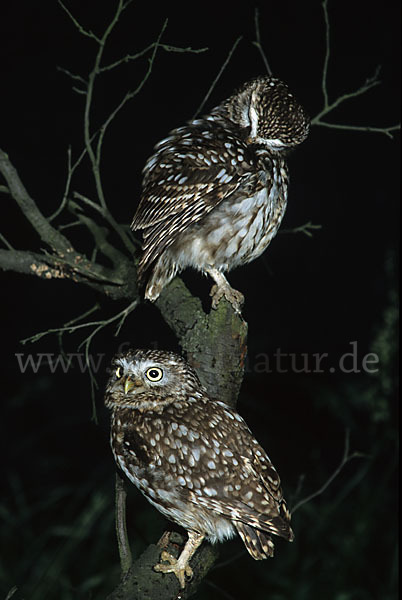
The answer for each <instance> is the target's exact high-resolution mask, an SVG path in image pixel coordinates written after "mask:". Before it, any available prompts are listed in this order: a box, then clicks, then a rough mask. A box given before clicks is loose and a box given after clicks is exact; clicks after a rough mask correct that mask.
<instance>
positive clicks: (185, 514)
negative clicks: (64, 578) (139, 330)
mask: <svg viewBox="0 0 402 600" xmlns="http://www.w3.org/2000/svg"><path fill="white" fill-rule="evenodd" d="M105 403H106V406H107V407H108V408H110V409H111V411H112V420H111V421H112V422H111V446H112V450H113V454H114V457H115V460H116V463H117V465H118V466H119V467H120V469H121V470H122V471H123V472H124V473H125V474H126V476H127V477H128V479H130V481H132V482H133V483H134V484H135V485H136V486H137V487H138V489H139V490H140V491H141V492H142V493H143V494H144V496H145V497H146V498H147V499H148V500H149V502H150V503H151V504H153V505H154V506H155V507H156V508H157V509H158V510H159V511H160V512H161V513H162V514H163V515H164V516H165V517H167V518H168V519H170V520H171V521H174V522H176V523H178V524H179V525H180V526H182V527H183V528H184V529H186V530H187V532H188V541H187V542H186V544H185V546H184V549H183V551H182V552H181V554H180V556H179V558H178V559H175V558H173V557H172V556H171V555H170V554H168V553H167V552H162V555H161V560H162V562H160V563H159V564H157V565H156V566H155V567H154V569H155V570H156V571H160V572H162V573H174V574H175V575H176V577H177V578H178V580H179V582H180V585H181V587H184V585H185V576H186V575H187V576H188V577H191V575H192V570H191V567H190V566H189V561H190V559H191V557H192V556H193V554H194V552H195V551H196V549H197V548H198V547H199V546H200V544H201V542H202V541H203V539H204V538H206V539H207V540H209V541H210V542H212V543H214V542H217V541H220V542H221V541H223V540H226V539H229V538H231V537H233V536H234V535H235V534H236V532H237V533H238V534H239V535H240V537H241V539H242V540H243V542H244V544H245V546H246V548H247V550H248V552H249V553H250V554H251V556H252V557H253V558H255V559H256V560H260V559H263V558H267V557H268V556H273V552H274V544H273V542H272V538H271V536H272V534H274V535H279V536H281V537H283V538H285V539H286V540H289V541H292V540H293V537H294V536H293V532H292V529H291V528H290V524H289V522H290V514H289V511H288V509H287V508H286V504H285V501H284V499H283V496H282V490H281V485H280V479H279V476H278V473H277V472H276V470H275V468H274V466H273V465H272V463H271V461H270V459H269V458H268V456H267V454H266V452H265V450H263V448H262V447H261V446H260V445H259V443H258V442H257V440H255V439H254V437H253V435H252V433H251V431H250V430H249V428H248V427H247V425H246V423H245V422H244V420H243V419H242V418H241V416H240V415H238V414H237V412H236V411H235V410H233V409H232V408H230V407H229V406H227V405H226V404H224V403H223V402H219V401H214V400H211V399H210V398H209V397H208V394H207V392H206V390H205V388H204V387H203V386H202V385H201V383H200V380H199V379H198V376H197V375H196V373H195V371H194V370H193V369H192V368H191V367H190V366H189V365H188V364H187V363H186V362H185V361H184V360H183V359H182V358H180V356H178V355H177V354H174V353H173V352H162V351H156V350H130V351H128V352H126V353H124V354H118V355H117V356H116V357H115V358H114V359H113V362H112V372H111V376H110V380H109V382H108V384H107V388H106V395H105Z"/></svg>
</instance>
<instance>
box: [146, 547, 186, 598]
mask: <svg viewBox="0 0 402 600" xmlns="http://www.w3.org/2000/svg"><path fill="white" fill-rule="evenodd" d="M161 561H165V562H168V563H169V564H167V565H166V564H163V563H158V564H156V565H155V566H154V571H157V572H158V573H174V574H175V575H176V577H177V579H178V580H179V583H180V587H181V588H183V589H184V587H185V585H186V582H185V576H187V577H188V579H191V578H192V576H193V569H192V568H191V567H190V565H186V564H184V565H182V564H180V558H178V559H177V558H175V557H174V556H172V555H171V554H169V552H166V551H165V550H164V551H163V552H162V553H161Z"/></svg>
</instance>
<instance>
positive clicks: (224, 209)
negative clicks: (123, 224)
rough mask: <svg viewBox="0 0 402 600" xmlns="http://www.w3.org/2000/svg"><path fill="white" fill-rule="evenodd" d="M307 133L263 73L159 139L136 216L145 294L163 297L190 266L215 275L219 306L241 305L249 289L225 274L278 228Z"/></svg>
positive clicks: (277, 84) (282, 91) (300, 116)
mask: <svg viewBox="0 0 402 600" xmlns="http://www.w3.org/2000/svg"><path fill="white" fill-rule="evenodd" d="M308 130H309V119H308V117H307V115H306V113H305V112H304V110H303V108H302V107H301V106H300V105H299V104H298V103H297V101H296V100H295V98H294V96H293V95H292V94H291V93H290V92H289V89H288V87H287V86H286V85H285V84H284V83H282V82H281V81H280V80H279V79H275V78H272V77H259V78H257V79H254V80H252V81H250V82H248V83H246V84H244V85H243V87H242V88H241V89H240V90H238V91H237V92H236V93H235V94H233V95H232V96H231V97H230V98H229V99H228V100H226V101H224V102H222V103H221V104H220V105H219V106H217V107H216V108H215V109H213V110H212V111H211V113H210V114H208V115H206V116H204V117H202V118H199V119H195V120H193V121H190V122H189V123H188V124H187V125H185V126H184V127H180V128H178V129H175V130H174V131H172V132H171V134H170V135H169V137H167V138H166V139H164V140H162V141H161V142H160V143H159V144H157V145H156V147H155V153H154V155H153V156H151V158H150V159H149V160H148V161H147V163H146V165H145V168H144V180H143V192H142V197H141V201H140V204H139V206H138V209H137V212H136V213H135V215H134V219H133V222H132V228H133V229H134V230H137V229H138V230H142V232H143V239H144V244H143V255H142V257H141V260H140V262H139V268H138V276H139V279H140V281H141V280H143V279H146V278H147V277H148V283H147V285H146V290H145V297H146V298H148V299H149V300H151V301H154V300H156V299H157V298H158V296H159V294H160V293H161V291H162V289H163V288H164V287H165V286H166V285H167V283H169V281H170V280H171V279H172V278H173V277H174V276H175V275H176V273H177V272H180V271H182V270H183V269H185V268H186V267H189V266H190V267H193V268H194V269H198V270H200V271H202V272H204V273H207V274H209V275H210V276H211V277H212V278H213V279H214V281H215V283H216V286H215V288H214V289H213V293H212V295H213V306H214V307H216V306H217V303H218V302H219V300H220V298H221V297H222V296H225V297H226V298H227V299H228V300H229V301H230V302H231V303H232V304H233V306H234V308H235V309H236V310H238V311H240V308H241V303H242V295H241V294H240V293H239V292H236V291H235V290H233V289H232V288H231V287H230V285H229V283H228V282H227V280H226V278H225V276H224V273H225V272H227V271H230V270H231V269H233V268H235V267H237V266H240V265H243V264H245V263H248V262H250V261H252V260H254V259H255V258H257V257H258V256H260V254H261V253H262V252H263V251H264V250H265V248H266V247H267V246H268V244H269V243H270V241H271V240H272V238H273V237H274V236H275V235H276V232H277V231H278V228H279V226H280V223H281V221H282V218H283V215H284V212H285V209H286V203H287V188H288V171H287V165H286V161H285V157H286V154H287V152H288V150H289V149H291V148H293V147H295V146H297V145H298V144H300V143H301V142H302V141H303V140H304V139H305V138H306V137H307V134H308Z"/></svg>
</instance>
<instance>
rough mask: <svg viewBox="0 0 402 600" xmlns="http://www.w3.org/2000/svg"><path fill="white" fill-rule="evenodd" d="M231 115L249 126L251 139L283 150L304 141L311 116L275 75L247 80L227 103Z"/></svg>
mask: <svg viewBox="0 0 402 600" xmlns="http://www.w3.org/2000/svg"><path fill="white" fill-rule="evenodd" d="M226 110H227V111H228V113H229V118H230V119H231V120H232V121H234V122H235V123H237V124H238V125H240V126H241V127H245V128H248V129H249V137H248V141H249V142H250V143H256V144H261V145H264V146H267V147H269V148H270V149H271V150H284V149H286V148H291V147H293V146H297V145H298V144H300V143H301V142H303V141H304V140H305V139H306V137H307V135H308V132H309V127H310V119H309V117H308V116H307V114H306V112H305V111H304V109H303V108H302V106H300V104H299V103H298V102H297V100H296V98H295V97H294V96H293V94H292V93H291V92H290V91H289V88H288V86H287V85H286V84H285V83H283V82H282V81H281V80H280V79H276V78H275V77H258V78H257V79H253V80H252V81H249V82H247V83H245V84H244V85H243V86H242V87H241V88H240V89H239V90H238V91H237V92H236V93H235V94H234V95H233V96H231V98H229V100H228V101H227V102H226Z"/></svg>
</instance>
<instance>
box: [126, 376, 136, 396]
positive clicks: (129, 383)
mask: <svg viewBox="0 0 402 600" xmlns="http://www.w3.org/2000/svg"><path fill="white" fill-rule="evenodd" d="M133 387H135V382H134V381H133V380H132V379H130V377H127V378H126V381H125V382H124V393H125V394H127V393H128V392H129V391H130V390H132V389H133Z"/></svg>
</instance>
